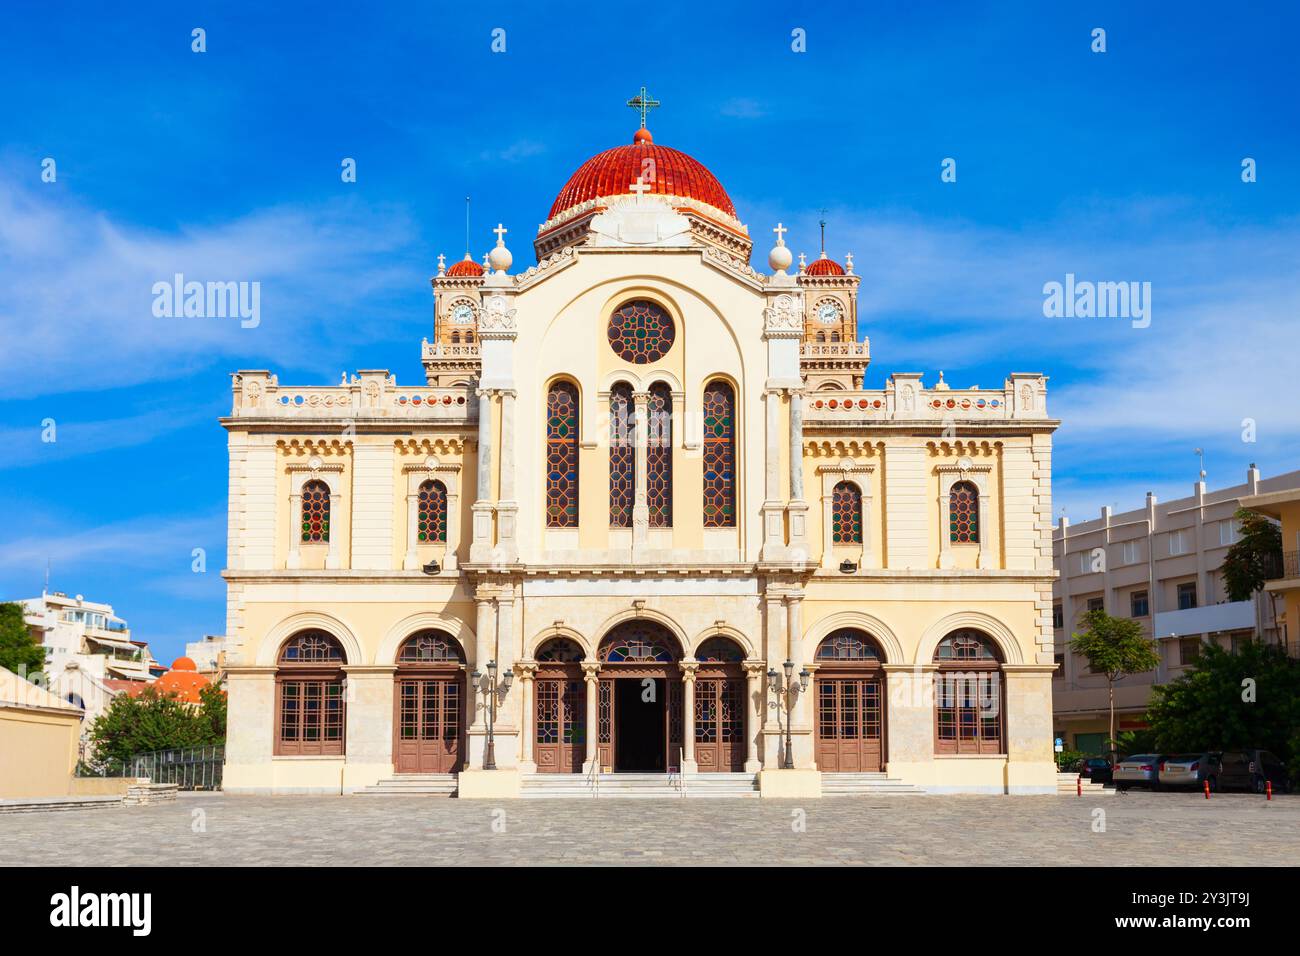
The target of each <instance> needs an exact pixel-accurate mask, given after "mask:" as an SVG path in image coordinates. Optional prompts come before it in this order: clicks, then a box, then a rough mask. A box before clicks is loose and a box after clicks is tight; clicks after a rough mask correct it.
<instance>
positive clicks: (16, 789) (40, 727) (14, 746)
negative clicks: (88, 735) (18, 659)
mask: <svg viewBox="0 0 1300 956" xmlns="http://www.w3.org/2000/svg"><path fill="white" fill-rule="evenodd" d="M83 716H84V715H83V713H82V711H81V709H80V708H79V707H74V706H72V705H71V704H69V703H67V702H66V701H64V700H61V699H60V698H58V697H56V696H54V695H53V694H51V693H50V692H49V691H47V690H45V689H44V688H42V687H39V686H37V685H36V684H33V683H30V682H28V681H26V680H23V679H22V678H21V677H19V676H18V675H17V674H15V673H14V672H13V671H9V670H6V669H5V668H3V667H0V799H11V798H15V797H61V796H66V795H67V794H69V793H70V792H71V791H72V774H73V771H74V770H75V768H76V766H77V753H78V748H77V742H78V738H79V737H80V735H81V722H82V718H83Z"/></svg>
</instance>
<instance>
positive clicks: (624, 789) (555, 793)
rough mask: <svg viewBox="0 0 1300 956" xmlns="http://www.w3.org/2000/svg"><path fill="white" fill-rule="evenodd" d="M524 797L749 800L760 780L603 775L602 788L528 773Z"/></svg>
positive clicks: (580, 778)
mask: <svg viewBox="0 0 1300 956" xmlns="http://www.w3.org/2000/svg"><path fill="white" fill-rule="evenodd" d="M521 796H523V797H527V798H532V799H550V798H570V797H576V798H585V799H588V800H590V799H593V798H597V797H598V798H601V799H604V798H618V799H623V798H630V799H639V798H650V799H662V798H670V799H679V800H680V799H682V798H683V797H685V798H687V799H693V798H722V799H725V798H746V797H757V796H758V789H757V783H756V777H755V775H754V774H750V773H702V774H693V775H690V776H688V777H686V779H685V793H683V790H682V778H681V777H680V776H679V775H677V774H662V773H617V774H601V775H600V783H599V787H595V786H593V782H592V779H591V778H590V777H588V776H585V775H583V774H544V773H539V774H528V775H526V776H524V777H523V778H522V790H521Z"/></svg>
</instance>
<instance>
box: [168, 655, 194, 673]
mask: <svg viewBox="0 0 1300 956" xmlns="http://www.w3.org/2000/svg"><path fill="white" fill-rule="evenodd" d="M198 669H199V667H198V665H197V664H195V663H194V661H193V659H192V658H189V657H178V658H176V660H174V661H172V670H174V671H196V670H198Z"/></svg>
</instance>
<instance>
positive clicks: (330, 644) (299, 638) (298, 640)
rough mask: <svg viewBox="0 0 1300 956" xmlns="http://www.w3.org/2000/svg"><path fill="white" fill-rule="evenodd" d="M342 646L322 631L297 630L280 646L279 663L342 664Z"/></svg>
mask: <svg viewBox="0 0 1300 956" xmlns="http://www.w3.org/2000/svg"><path fill="white" fill-rule="evenodd" d="M343 660H344V658H343V648H342V647H340V646H339V642H338V641H336V640H335V639H334V638H333V637H332V636H331V635H329V634H326V633H325V632H324V631H299V632H298V633H297V634H295V635H294V636H293V637H291V638H289V639H288V640H287V641H285V642H284V646H283V647H281V648H280V663H281V664H342V663H343Z"/></svg>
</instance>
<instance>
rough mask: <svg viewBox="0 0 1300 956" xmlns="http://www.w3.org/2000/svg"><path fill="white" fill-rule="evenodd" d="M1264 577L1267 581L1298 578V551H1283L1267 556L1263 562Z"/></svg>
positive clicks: (1299, 562)
mask: <svg viewBox="0 0 1300 956" xmlns="http://www.w3.org/2000/svg"><path fill="white" fill-rule="evenodd" d="M1264 577H1265V578H1266V579H1267V580H1269V581H1276V580H1278V579H1280V578H1300V551H1283V552H1281V553H1280V554H1273V555H1269V557H1268V559H1267V560H1266V561H1265V562H1264Z"/></svg>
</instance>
